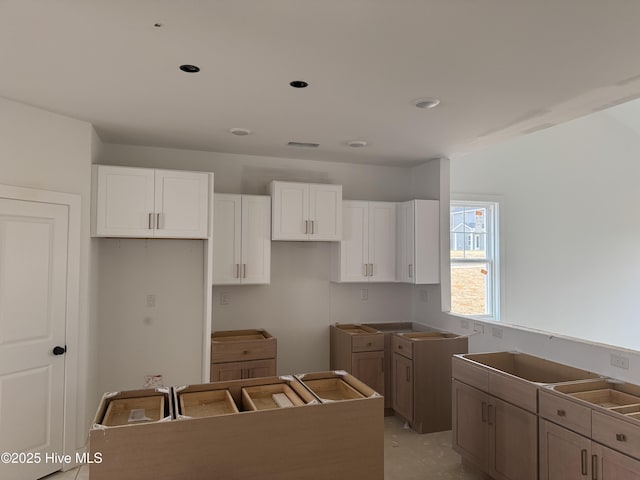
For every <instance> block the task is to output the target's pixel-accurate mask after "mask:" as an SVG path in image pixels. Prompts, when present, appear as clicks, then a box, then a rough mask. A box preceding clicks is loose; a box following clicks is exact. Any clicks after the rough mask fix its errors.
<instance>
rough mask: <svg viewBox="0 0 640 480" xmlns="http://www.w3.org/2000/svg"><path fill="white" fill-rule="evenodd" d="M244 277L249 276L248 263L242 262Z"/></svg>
mask: <svg viewBox="0 0 640 480" xmlns="http://www.w3.org/2000/svg"><path fill="white" fill-rule="evenodd" d="M242 278H247V264H246V263H243V264H242Z"/></svg>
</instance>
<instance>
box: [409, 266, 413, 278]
mask: <svg viewBox="0 0 640 480" xmlns="http://www.w3.org/2000/svg"><path fill="white" fill-rule="evenodd" d="M409 278H413V265H411V264H409Z"/></svg>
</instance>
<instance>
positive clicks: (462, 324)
mask: <svg viewBox="0 0 640 480" xmlns="http://www.w3.org/2000/svg"><path fill="white" fill-rule="evenodd" d="M460 327H461V328H466V329H468V328H469V320H467V319H466V318H461V319H460Z"/></svg>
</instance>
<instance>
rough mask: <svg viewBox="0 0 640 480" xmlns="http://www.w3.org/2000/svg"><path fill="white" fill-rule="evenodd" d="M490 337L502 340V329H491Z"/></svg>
mask: <svg viewBox="0 0 640 480" xmlns="http://www.w3.org/2000/svg"><path fill="white" fill-rule="evenodd" d="M491 335H493V336H494V337H496V338H502V329H501V328H498V327H491Z"/></svg>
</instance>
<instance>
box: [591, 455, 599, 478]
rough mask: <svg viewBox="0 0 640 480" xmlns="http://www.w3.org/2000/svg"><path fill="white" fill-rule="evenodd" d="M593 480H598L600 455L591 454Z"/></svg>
mask: <svg viewBox="0 0 640 480" xmlns="http://www.w3.org/2000/svg"><path fill="white" fill-rule="evenodd" d="M591 480H598V456H597V455H591Z"/></svg>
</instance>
